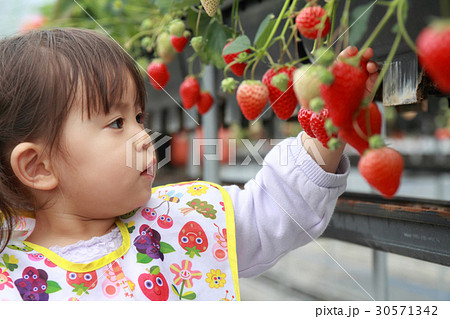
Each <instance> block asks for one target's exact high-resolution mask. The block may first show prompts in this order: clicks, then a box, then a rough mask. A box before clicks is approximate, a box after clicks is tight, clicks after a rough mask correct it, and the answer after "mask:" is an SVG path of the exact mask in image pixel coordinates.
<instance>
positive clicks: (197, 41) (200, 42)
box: [191, 36, 205, 53]
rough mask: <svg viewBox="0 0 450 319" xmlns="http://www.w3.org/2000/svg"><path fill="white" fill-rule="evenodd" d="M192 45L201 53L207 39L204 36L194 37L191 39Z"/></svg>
mask: <svg viewBox="0 0 450 319" xmlns="http://www.w3.org/2000/svg"><path fill="white" fill-rule="evenodd" d="M191 46H192V48H193V49H194V51H195V52H196V53H199V52H200V51H201V50H203V47H204V46H205V40H204V39H203V37H202V36H199V37H193V38H192V39H191Z"/></svg>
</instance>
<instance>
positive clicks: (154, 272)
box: [150, 266, 160, 275]
mask: <svg viewBox="0 0 450 319" xmlns="http://www.w3.org/2000/svg"><path fill="white" fill-rule="evenodd" d="M159 272H160V269H159V266H153V267H152V268H150V273H151V274H152V275H157V274H159Z"/></svg>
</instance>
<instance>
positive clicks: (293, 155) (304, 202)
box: [225, 133, 350, 277]
mask: <svg viewBox="0 0 450 319" xmlns="http://www.w3.org/2000/svg"><path fill="white" fill-rule="evenodd" d="M303 135H305V133H300V134H299V136H297V137H296V138H294V137H292V138H288V139H286V140H284V141H282V142H281V143H280V144H278V145H277V146H275V147H274V148H273V149H272V150H271V151H270V152H269V154H267V156H266V157H265V159H264V164H263V166H262V168H261V170H260V171H259V172H258V174H257V175H256V177H255V178H254V179H252V180H250V181H249V182H247V183H246V184H245V186H244V189H240V188H239V187H237V186H227V187H225V189H226V190H227V191H228V193H229V194H230V197H231V200H232V202H233V207H234V210H235V222H236V244H237V257H238V268H239V275H240V276H242V277H251V276H256V275H258V274H260V273H262V272H263V271H265V270H267V269H269V268H270V267H272V266H273V265H274V264H275V263H276V262H277V260H278V259H279V258H280V257H281V256H283V255H284V254H286V253H287V252H289V251H291V250H293V249H295V248H297V247H299V246H303V245H305V244H307V243H309V242H311V241H312V240H314V239H315V238H317V237H319V236H320V235H321V234H322V233H323V231H324V230H325V228H326V226H327V225H328V222H329V221H330V219H331V215H332V213H333V211H334V208H335V205H336V201H337V199H338V197H339V196H340V195H341V194H342V193H343V192H344V191H345V188H346V182H347V176H348V173H349V166H350V165H349V161H348V158H347V156H346V155H341V156H340V158H339V161H338V164H337V166H336V167H337V168H336V170H335V174H333V173H329V172H326V171H325V170H324V169H323V168H322V167H321V166H319V164H318V163H317V162H316V160H314V159H313V158H312V157H311V155H310V154H309V153H308V151H307V150H306V149H305V148H304V147H302V137H303ZM337 154H338V153H334V155H333V157H337ZM341 154H342V153H341Z"/></svg>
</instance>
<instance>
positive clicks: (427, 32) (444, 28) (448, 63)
mask: <svg viewBox="0 0 450 319" xmlns="http://www.w3.org/2000/svg"><path fill="white" fill-rule="evenodd" d="M416 44H417V49H418V50H419V62H420V64H421V65H422V67H423V68H424V69H425V71H426V72H427V73H428V75H429V76H430V77H431V79H432V80H433V81H434V82H435V83H436V85H437V87H438V88H439V90H440V91H442V92H443V93H450V24H449V23H444V22H437V23H434V24H432V25H431V26H429V27H427V28H425V29H423V30H422V32H420V34H419V36H418V38H417V40H416Z"/></svg>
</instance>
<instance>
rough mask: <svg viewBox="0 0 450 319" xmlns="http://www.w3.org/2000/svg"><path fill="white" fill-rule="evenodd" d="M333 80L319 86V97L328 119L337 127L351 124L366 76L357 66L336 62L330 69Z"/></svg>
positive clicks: (362, 92)
mask: <svg viewBox="0 0 450 319" xmlns="http://www.w3.org/2000/svg"><path fill="white" fill-rule="evenodd" d="M331 72H332V73H333V76H334V80H333V82H332V83H331V84H329V85H328V84H322V85H321V86H320V95H321V96H322V99H323V100H324V101H325V104H326V105H327V107H328V110H329V111H330V118H331V120H332V121H333V124H334V125H335V126H337V127H344V126H347V125H349V124H350V123H351V122H352V117H353V113H355V111H356V110H357V109H358V108H359V106H360V104H361V101H362V99H363V96H364V91H365V88H366V81H367V75H366V72H365V71H364V70H362V69H361V68H360V67H359V66H352V65H350V64H347V63H345V62H343V61H337V62H336V63H334V64H333V66H332V67H331Z"/></svg>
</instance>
